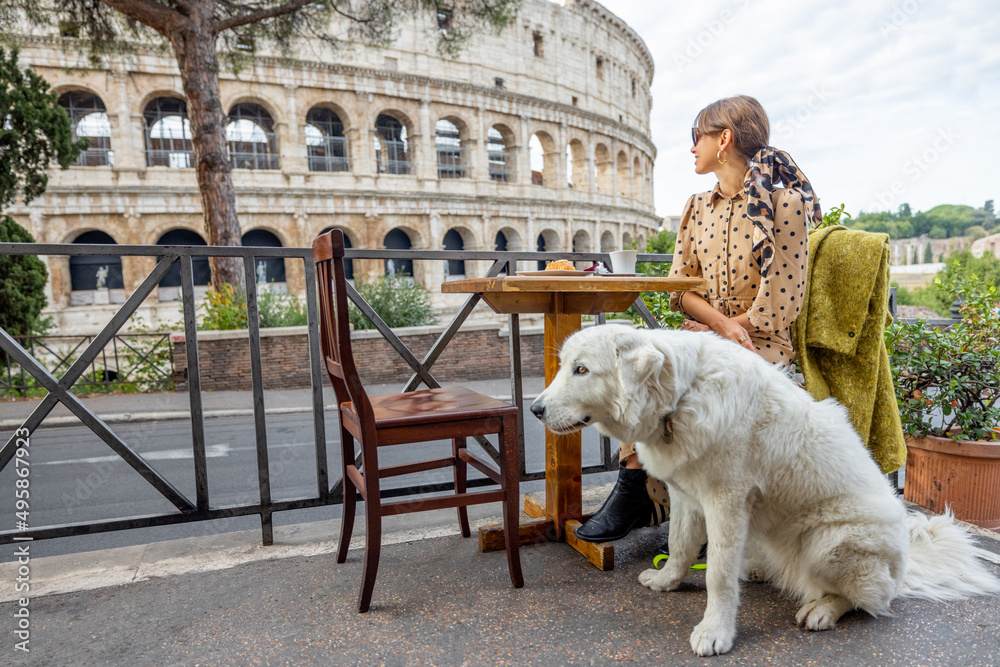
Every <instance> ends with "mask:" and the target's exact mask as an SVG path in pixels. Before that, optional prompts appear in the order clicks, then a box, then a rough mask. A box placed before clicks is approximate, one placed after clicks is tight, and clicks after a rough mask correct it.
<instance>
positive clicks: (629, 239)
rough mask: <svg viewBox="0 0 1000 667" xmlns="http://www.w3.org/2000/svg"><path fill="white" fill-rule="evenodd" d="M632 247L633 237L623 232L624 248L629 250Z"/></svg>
mask: <svg viewBox="0 0 1000 667" xmlns="http://www.w3.org/2000/svg"><path fill="white" fill-rule="evenodd" d="M631 245H632V235H631V234H629V233H628V232H622V248H628V247H629V246H631Z"/></svg>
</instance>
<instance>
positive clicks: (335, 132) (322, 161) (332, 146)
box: [306, 107, 351, 171]
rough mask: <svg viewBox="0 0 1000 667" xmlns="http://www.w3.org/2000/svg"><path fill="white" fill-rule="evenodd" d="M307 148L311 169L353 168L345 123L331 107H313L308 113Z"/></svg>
mask: <svg viewBox="0 0 1000 667" xmlns="http://www.w3.org/2000/svg"><path fill="white" fill-rule="evenodd" d="M306 148H307V149H308V151H309V171H350V170H351V160H350V158H349V157H348V152H347V137H345V136H344V124H343V123H342V122H341V121H340V117H339V116H338V115H337V114H335V113H333V112H332V111H330V110H329V109H326V108H324V107H313V108H312V109H310V110H309V113H308V114H306Z"/></svg>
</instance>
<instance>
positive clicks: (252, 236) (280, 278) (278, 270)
mask: <svg viewBox="0 0 1000 667" xmlns="http://www.w3.org/2000/svg"><path fill="white" fill-rule="evenodd" d="M243 245H244V246H246V247H256V248H280V247H281V239H279V238H278V237H277V236H275V235H274V234H272V233H271V232H269V231H267V230H266V229H253V230H250V231H249V232H247V233H246V234H244V235H243ZM255 264H256V266H254V275H256V276H257V282H258V283H259V284H264V285H267V284H270V283H284V282H285V260H284V259H282V258H281V257H258V258H257V259H256V261H255Z"/></svg>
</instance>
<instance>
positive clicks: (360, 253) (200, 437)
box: [0, 243, 670, 544]
mask: <svg viewBox="0 0 1000 667" xmlns="http://www.w3.org/2000/svg"><path fill="white" fill-rule="evenodd" d="M3 254H6V255H45V256H59V255H69V256H74V255H117V256H143V257H151V258H154V259H156V260H157V261H156V265H155V266H154V267H153V269H152V271H150V273H149V274H148V275H147V276H146V277H145V279H143V280H142V281H141V283H140V284H139V285H138V287H136V289H135V290H134V291H133V292H132V293H131V294H130V295H129V297H128V299H127V300H126V301H125V303H124V304H122V305H121V306H120V307H119V309H118V311H117V312H116V313H115V314H114V316H112V318H111V321H110V322H108V323H107V324H105V325H104V327H103V328H102V329H101V331H100V332H99V333H97V334H95V335H93V336H88V337H86V340H85V341H81V343H80V345H79V346H78V347H77V350H76V351H74V354H73V355H72V359H71V358H70V357H69V356H67V357H66V358H65V359H63V360H62V361H60V362H59V363H57V364H56V365H55V368H52V369H50V368H47V367H46V365H45V364H44V363H42V361H40V360H39V359H38V358H37V356H36V354H37V348H33V347H32V344H30V343H29V344H28V345H27V346H26V345H25V344H24V342H23V341H20V340H18V339H16V338H14V337H13V336H11V335H10V334H9V333H7V332H6V331H4V330H3V329H0V350H2V352H3V353H5V354H6V355H7V356H8V358H9V359H10V360H11V361H12V362H13V363H15V364H17V365H18V366H19V367H20V368H22V369H23V370H24V372H25V373H27V374H28V375H30V376H31V378H32V381H33V382H34V383H35V384H36V385H37V386H39V387H42V388H43V389H44V390H45V391H47V394H46V395H45V396H44V398H42V399H41V400H40V401H39V402H38V403H37V404H36V405H35V407H34V409H33V410H32V412H31V414H30V415H29V416H28V417H27V418H26V419H24V420H23V422H22V423H21V425H20V427H19V428H18V429H17V430H16V431H15V432H14V433H13V434H11V435H10V437H9V439H8V440H7V441H6V443H5V444H3V446H2V447H0V471H2V470H3V469H4V468H5V467H6V466H7V465H8V464H9V463H10V462H11V460H12V459H13V458H14V456H15V454H16V451H17V449H18V436H23V434H24V433H28V434H31V433H34V431H35V430H36V429H37V428H38V427H39V426H40V425H41V424H42V422H43V420H44V419H45V418H46V416H47V415H48V414H49V413H50V412H51V411H52V409H53V408H54V407H56V405H57V404H59V403H61V404H62V405H63V406H65V407H66V408H67V409H68V410H69V411H70V412H71V413H72V414H74V415H76V417H77V418H78V419H79V420H80V421H81V422H82V423H83V424H84V425H85V426H87V427H88V428H89V429H90V430H91V431H92V432H93V433H94V434H96V435H97V436H98V437H99V438H100V439H101V440H102V441H103V442H104V443H106V444H107V445H108V446H109V447H110V448H111V449H112V450H113V451H114V452H115V453H116V454H117V455H118V456H119V457H120V458H121V460H122V461H124V462H125V463H127V464H128V465H129V466H130V467H131V468H132V469H133V470H135V471H136V472H137V473H138V474H139V475H141V476H142V478H143V479H145V480H146V481H147V482H148V483H149V485H150V486H152V487H153V488H154V489H155V490H156V491H157V492H158V493H159V494H160V495H161V496H162V497H163V498H165V499H166V500H168V501H169V502H170V503H171V504H172V505H173V506H174V508H176V511H173V512H161V513H157V514H147V515H142V516H126V517H118V518H113V519H102V520H94V521H88V522H81V523H64V524H59V525H48V526H41V527H31V528H29V529H27V530H17V531H0V544H6V543H10V542H12V541H14V539H15V537H16V538H20V539H25V538H31V539H46V538H53V537H63V536H70V535H80V534H87V533H96V532H105V531H113V530H124V529H129V528H141V527H150V526H161V525H170V524H178V523H186V522H193V521H205V520H213V519H221V518H228V517H236V516H248V515H258V516H259V517H260V521H261V531H262V536H263V543H264V544H271V543H272V540H273V535H272V533H273V526H272V515H273V514H274V513H275V512H280V511H287V510H294V509H302V508H309V507H321V506H326V505H332V504H336V503H340V502H342V489H343V482H342V480H339V479H337V480H333V481H332V483H331V479H330V475H329V473H328V461H327V449H326V447H327V442H326V425H325V413H324V405H323V375H322V372H323V371H322V364H321V357H320V343H319V317H318V309H317V298H316V277H315V268H314V265H313V262H312V252H311V249H309V248H263V247H217V246H127V245H85V244H17V243H3V244H0V255H3ZM199 257H235V258H239V259H241V260H242V262H243V266H244V272H245V284H246V287H245V290H246V305H247V323H248V335H249V343H250V345H249V349H250V373H249V375H250V380H251V386H252V394H253V420H254V449H255V452H256V475H255V480H256V485H257V488H258V499H257V500H256V501H255V502H248V503H243V504H233V505H217V504H216V505H213V503H212V502H211V498H210V496H209V488H208V470H207V463H206V439H205V415H204V410H203V407H202V393H201V376H200V366H199V348H198V330H197V319H196V313H195V292H194V279H193V268H192V267H193V260H194V259H195V258H199ZM347 257H348V258H350V259H353V260H360V259H373V260H382V261H384V260H388V259H393V260H397V261H398V260H403V259H406V260H411V261H430V262H441V261H444V260H466V261H489V262H490V263H491V266H490V268H489V270H488V271H487V273H486V275H488V276H496V275H499V274H501V273H502V272H504V271H506V272H508V273H515V272H516V266H517V262H518V261H521V262H530V263H531V265H533V264H534V263H535V262H537V261H539V260H542V261H548V260H554V259H569V260H571V261H590V262H593V261H608V256H607V255H606V254H603V253H555V252H551V253H545V252H484V251H411V250H361V249H359V250H348V251H347ZM258 258H263V259H267V258H281V259H284V260H285V261H291V262H301V263H302V265H303V275H304V278H305V291H306V309H307V314H308V325H307V337H308V350H309V361H310V389H311V392H310V398H311V410H312V426H313V434H314V440H315V441H314V443H313V444H314V447H310V449H314V451H315V455H314V458H313V465H314V469H315V474H316V491H315V493H313V494H309V495H301V494H299V495H298V497H295V498H291V499H282V500H273V499H272V494H271V476H270V467H269V455H270V451H269V448H268V431H267V415H266V412H265V410H264V390H263V374H262V356H261V341H260V339H261V334H260V327H259V320H258V306H257V289H258V288H257V285H256V281H255V276H254V267H255V266H256V260H257V259H258ZM638 259H639V261H656V262H669V261H670V256H669V255H639V258H638ZM175 265H179V267H180V274H181V292H182V294H181V296H182V299H181V300H182V312H183V327H184V334H185V339H186V356H187V369H188V395H189V404H190V414H191V448H192V454H193V459H194V466H193V467H194V470H193V472H194V489H195V493H194V497H193V498H191V497H188V496H187V495H185V494H184V493H183V492H182V491H180V490H179V489H178V488H177V487H176V486H175V485H174V484H172V483H171V482H170V481H169V480H168V479H166V477H165V476H164V475H163V474H161V473H160V472H159V471H157V470H156V469H155V468H154V467H153V466H152V465H151V464H150V462H149V461H148V460H146V459H145V458H143V456H142V455H141V454H139V453H138V452H137V451H136V448H135V447H134V446H133V445H131V444H129V443H128V442H126V441H125V440H124V439H123V438H122V437H121V436H119V435H118V434H117V433H115V431H114V430H113V429H112V428H110V427H109V426H108V424H106V423H105V422H104V421H103V420H102V419H101V418H100V417H99V416H98V415H96V414H94V412H93V411H92V410H90V409H89V408H88V407H87V406H86V405H85V404H84V403H83V402H82V401H81V400H80V399H79V398H78V397H77V396H76V395H75V394H74V393H73V391H72V390H73V389H74V388H75V387H77V386H78V384H79V383H80V382H82V381H87V380H86V374H87V372H88V369H91V368H93V367H94V366H95V364H96V363H97V362H98V360H99V359H100V358H101V355H102V354H104V353H105V350H106V349H107V348H108V346H109V345H110V346H113V345H114V344H115V343H114V341H115V340H116V337H119V336H124V337H126V338H127V337H128V335H127V334H120V333H119V332H120V330H121V329H122V328H123V327H124V326H125V325H126V324H127V323H128V321H129V319H130V318H131V317H132V316H133V315H134V314H135V312H136V310H137V309H138V308H139V306H140V305H141V304H142V303H143V302H144V301H145V300H146V298H148V297H149V295H150V294H151V293H152V292H153V290H154V289H156V286H157V284H158V283H159V282H160V281H161V280H162V279H163V277H164V276H165V275H166V274H167V272H168V271H169V270H170V269H171V268H172V267H173V266H175ZM348 291H349V297H350V298H351V300H352V301H353V302H354V304H355V305H356V306H357V307H358V308H359V309H360V310H361V311H362V312H363V313H364V314H365V315H366V316H367V317H368V318H369V319H370V320H371V321H372V322H373V323H374V324H375V328H376V329H378V330H379V332H380V333H381V334H382V336H383V337H384V338H385V339H386V341H387V342H388V343H389V344H390V345H391V346H392V348H393V349H394V350H395V351H396V352H397V353H398V354H399V355H400V356H401V357H402V358H403V360H404V361H405V362H406V363H407V365H408V366H409V367H410V368H411V369H412V375H411V377H410V379H409V381H407V382H406V384H405V386H404V388H403V391H413V390H414V389H416V388H417V387H419V386H420V385H426V386H428V387H437V386H440V385H439V383H438V381H437V380H436V379H435V378H434V375H433V373H432V367H433V365H434V363H435V361H436V360H437V359H438V358H439V356H440V355H441V353H442V352H443V351H444V349H445V348H446V347H447V345H448V343H449V342H450V341H451V340H452V338H453V337H454V336H455V334H456V333H457V332H458V331H459V329H460V328H461V326H462V324H463V322H465V320H466V319H467V318H468V316H469V315H470V313H471V312H472V310H473V309H474V308H475V306H476V305H477V304H478V302H479V301H480V299H481V297H480V296H479V295H477V294H473V295H471V296H470V297H469V298H468V299H467V300H466V302H465V304H464V305H463V306H462V307H461V308H460V309H459V310H458V313H457V314H456V316H455V317H454V319H453V320H452V321H451V323H450V324H449V325H448V326H447V327H446V328H445V330H444V331H443V333H442V334H441V335H440V336H439V338H438V339H437V341H436V342H435V343H434V345H433V346H432V347H431V349H430V350H429V351H428V352H427V353H426V354H425V355H424V356H423V358H422V359H421V358H418V357H417V356H416V355H415V354H414V353H413V352H412V351H411V350H410V349H409V348H408V347H407V346H406V345H405V344H404V343H403V342H402V340H400V338H399V337H398V336H396V334H395V333H394V332H393V331H392V329H391V328H389V327H388V326H387V325H386V323H385V322H384V321H383V320H382V318H381V317H379V315H378V314H377V313H376V312H375V311H374V310H373V309H372V308H371V306H370V305H369V304H368V303H366V302H365V300H364V299H363V298H362V297H361V296H360V295H359V294H358V293H357V291H356V290H355V289H354V287H353V286H352V285H350V284H348ZM635 305H636V308H637V309H638V311H639V312H640V315H641V316H642V317H643V319H644V320H645V322H646V323H647V325H648V326H651V327H654V328H655V327H657V326H658V325H657V324H656V321H655V319H654V318H653V317H652V315H651V314H650V313H649V311H648V310H647V309H646V307H645V305H644V304H643V303H642V301H641V299H640V300H637V301H636V303H635ZM598 319H599V321H603V316H598ZM509 322H510V339H509V345H510V359H511V394H512V396H513V401H514V402H515V403H516V404H517V405H518V406H519V407H521V408H522V410H521V411H520V412H519V414H518V431H519V440H520V442H519V451H520V470H521V479H522V480H524V481H528V480H536V479H543V478H544V476H545V473H544V471H528V470H526V468H525V458H524V435H523V434H524V430H523V393H522V389H521V364H520V359H521V356H520V344H521V343H520V327H519V319H518V316H517V315H510V316H509ZM77 352H78V354H77ZM60 372H61V375H58V376H57V374H58V373H60ZM123 400H127V398H125V399H123ZM480 445H481V446H482V447H483V449H484V452H485V453H486V454H487V455H489V456H491V457H492V458H493V459H494V460H496V450H495V448H494V447H493V446H492V445H491V444H490V443H488V442H487V441H485V440H483V439H480ZM610 447H611V444H610V440H609V439H607V438H603V437H602V439H601V446H600V450H601V462H600V463H599V464H596V465H592V466H588V467H586V468H584V470H583V472H584V473H585V474H589V473H596V472H604V471H610V470H614V469H617V466H618V462H617V460H616V459H614V458H613V456H612V452H611V449H610ZM479 482H480V480H469V484H470V486H474V485H477V484H478V483H479ZM483 483H487V482H486V481H485V480H483ZM449 488H451V483H447V484H437V485H434V484H431V485H420V486H417V487H407V488H399V489H394V490H392V491H390V492H389V493H388V494H387V495H403V494H410V493H414V492H433V491H438V490H446V489H449Z"/></svg>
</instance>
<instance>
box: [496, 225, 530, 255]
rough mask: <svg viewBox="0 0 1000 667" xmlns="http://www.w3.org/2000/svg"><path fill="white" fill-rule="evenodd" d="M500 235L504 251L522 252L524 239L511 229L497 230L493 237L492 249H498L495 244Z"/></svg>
mask: <svg viewBox="0 0 1000 667" xmlns="http://www.w3.org/2000/svg"><path fill="white" fill-rule="evenodd" d="M500 235H503V239H504V242H505V249H506V250H508V251H510V252H516V251H520V250H524V238H523V237H522V236H521V232H519V231H518V230H517V229H515V228H513V227H501V228H500V229H498V230H497V233H496V236H494V237H493V244H494V245H493V247H494V248H498V243H497V242H498V240H499V236H500ZM498 249H499V248H498Z"/></svg>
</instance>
